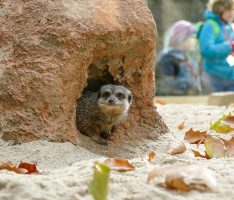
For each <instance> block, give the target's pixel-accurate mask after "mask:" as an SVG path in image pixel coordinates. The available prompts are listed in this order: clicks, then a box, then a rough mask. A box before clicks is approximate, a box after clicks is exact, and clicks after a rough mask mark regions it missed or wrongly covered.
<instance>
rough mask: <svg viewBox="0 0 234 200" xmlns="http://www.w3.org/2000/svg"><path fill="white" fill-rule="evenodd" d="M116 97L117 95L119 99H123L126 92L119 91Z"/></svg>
mask: <svg viewBox="0 0 234 200" xmlns="http://www.w3.org/2000/svg"><path fill="white" fill-rule="evenodd" d="M116 97H117V98H118V99H123V98H124V94H123V93H121V92H119V93H117V94H116Z"/></svg>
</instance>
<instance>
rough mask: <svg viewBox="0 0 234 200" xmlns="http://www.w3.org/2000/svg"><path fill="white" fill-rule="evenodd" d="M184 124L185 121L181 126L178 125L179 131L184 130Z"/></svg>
mask: <svg viewBox="0 0 234 200" xmlns="http://www.w3.org/2000/svg"><path fill="white" fill-rule="evenodd" d="M184 123H185V121H183V122H182V123H181V124H179V125H178V129H179V130H182V129H183V128H184Z"/></svg>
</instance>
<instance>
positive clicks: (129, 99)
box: [128, 94, 132, 103]
mask: <svg viewBox="0 0 234 200" xmlns="http://www.w3.org/2000/svg"><path fill="white" fill-rule="evenodd" d="M131 101H132V95H131V94H129V95H128V103H131Z"/></svg>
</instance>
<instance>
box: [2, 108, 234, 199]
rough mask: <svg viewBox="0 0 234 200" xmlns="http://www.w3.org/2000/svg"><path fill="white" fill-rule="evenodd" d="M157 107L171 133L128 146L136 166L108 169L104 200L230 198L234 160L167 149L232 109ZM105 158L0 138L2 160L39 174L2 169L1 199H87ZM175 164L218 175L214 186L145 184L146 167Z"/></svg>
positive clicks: (55, 145) (61, 146) (65, 147)
mask: <svg viewBox="0 0 234 200" xmlns="http://www.w3.org/2000/svg"><path fill="white" fill-rule="evenodd" d="M157 109H158V112H159V113H160V114H161V115H162V117H163V119H164V120H165V123H166V124H167V125H168V127H169V128H170V133H167V134H165V135H163V136H161V137H160V138H159V139H158V140H156V141H149V142H147V144H146V147H145V148H134V149H131V150H132V151H134V152H136V155H139V156H136V157H134V158H132V159H130V160H129V161H130V162H131V163H132V164H134V165H135V166H136V169H135V171H130V172H125V173H120V172H115V171H111V175H110V183H109V188H110V190H109V195H108V199H110V200H131V199H133V200H142V199H145V200H151V199H159V200H161V199H163V200H164V199H165V200H172V199H173V200H185V199H186V200H187V199H197V200H204V199H212V200H220V199H222V200H225V199H228V200H229V199H230V200H231V199H234V189H233V188H234V177H233V174H234V158H221V159H210V160H206V159H202V158H195V157H193V155H192V154H191V153H190V152H185V153H184V154H180V155H174V156H170V155H168V154H166V153H165V152H166V147H167V145H168V142H169V141H171V140H178V141H179V140H181V139H182V138H183V136H184V133H185V132H186V131H187V130H188V129H190V128H194V129H195V130H208V129H209V126H210V121H214V120H216V119H217V118H219V117H220V116H221V115H222V114H223V113H227V112H228V111H229V110H231V109H232V110H233V109H234V108H226V107H217V106H206V105H176V104H174V105H173V104H168V105H158V108H157ZM182 121H185V128H184V129H183V130H178V128H177V127H178V125H179V124H180V123H181V122H182ZM150 150H153V151H154V152H155V154H156V157H155V160H154V161H153V162H151V163H149V162H148V161H147V158H148V153H149V152H150ZM142 155H143V156H142ZM142 157H143V160H142ZM104 159H105V157H103V156H102V155H98V154H95V153H92V152H90V151H89V150H87V149H84V148H81V147H78V146H74V145H72V144H70V143H62V144H61V143H51V142H47V141H35V142H30V143H26V144H21V145H12V143H11V142H5V141H2V140H0V161H12V162H14V163H19V162H20V161H25V162H34V163H37V166H38V169H39V171H41V172H42V174H41V175H20V174H15V173H11V172H6V171H0V199H1V200H21V199H22V200H23V199H24V200H25V199H30V200H60V199H61V200H78V199H79V200H82V199H85V200H86V199H87V200H91V199H92V197H91V196H90V194H89V193H88V189H87V183H88V182H89V181H90V180H91V179H92V171H93V169H92V166H93V163H94V162H95V161H97V160H99V161H102V160H104ZM176 163H188V164H198V165H200V166H204V167H207V168H209V169H211V170H212V171H213V172H214V174H215V176H216V178H217V183H218V187H217V190H216V191H215V192H199V191H191V192H188V193H184V192H178V191H174V190H168V189H165V188H162V187H160V186H157V184H156V182H157V181H156V182H154V181H153V182H151V183H147V182H146V179H147V175H148V173H149V171H151V170H152V169H153V168H154V167H156V166H163V165H165V164H176Z"/></svg>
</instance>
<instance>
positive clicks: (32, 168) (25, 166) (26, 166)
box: [0, 161, 38, 174]
mask: <svg viewBox="0 0 234 200" xmlns="http://www.w3.org/2000/svg"><path fill="white" fill-rule="evenodd" d="M0 170H7V171H12V172H15V173H18V174H31V173H35V172H37V173H38V171H37V168H36V165H35V164H30V163H22V162H21V163H20V164H19V166H18V167H16V166H15V164H13V163H12V162H9V161H8V162H0Z"/></svg>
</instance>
